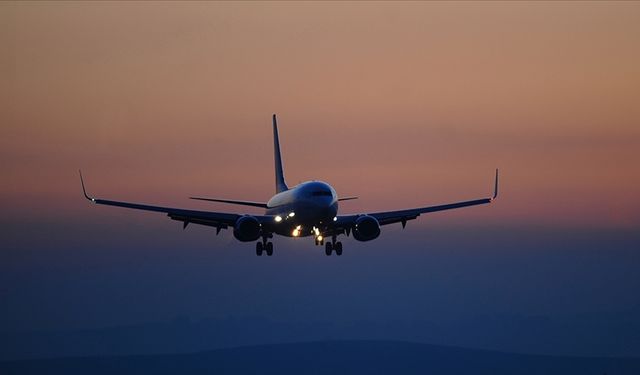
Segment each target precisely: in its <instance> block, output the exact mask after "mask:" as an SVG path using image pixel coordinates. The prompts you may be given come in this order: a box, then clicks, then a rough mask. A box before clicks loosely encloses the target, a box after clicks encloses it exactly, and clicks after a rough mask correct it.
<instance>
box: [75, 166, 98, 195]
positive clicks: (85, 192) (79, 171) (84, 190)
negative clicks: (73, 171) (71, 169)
mask: <svg viewBox="0 0 640 375" xmlns="http://www.w3.org/2000/svg"><path fill="white" fill-rule="evenodd" d="M78 173H80V184H82V193H83V194H84V197H85V198H87V199H88V200H90V201H91V202H95V201H96V200H95V198H91V197H90V196H88V195H87V190H86V189H85V188H84V180H83V179H82V171H81V170H79V169H78Z"/></svg>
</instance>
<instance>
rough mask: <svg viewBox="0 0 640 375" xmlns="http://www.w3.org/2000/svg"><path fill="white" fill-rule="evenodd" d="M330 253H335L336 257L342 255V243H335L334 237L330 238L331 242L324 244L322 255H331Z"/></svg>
mask: <svg viewBox="0 0 640 375" xmlns="http://www.w3.org/2000/svg"><path fill="white" fill-rule="evenodd" d="M332 251H335V252H336V255H337V256H340V255H342V242H340V241H338V242H336V236H333V237H332V238H331V242H327V243H326V244H324V253H325V254H327V256H329V255H331V252H332Z"/></svg>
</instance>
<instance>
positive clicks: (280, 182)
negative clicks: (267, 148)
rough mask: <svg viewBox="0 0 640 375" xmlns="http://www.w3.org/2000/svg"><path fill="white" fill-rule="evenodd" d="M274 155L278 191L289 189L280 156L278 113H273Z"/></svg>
mask: <svg viewBox="0 0 640 375" xmlns="http://www.w3.org/2000/svg"><path fill="white" fill-rule="evenodd" d="M273 157H274V159H275V164H276V165H275V166H276V193H280V192H283V191H285V190H289V188H288V187H287V183H286V182H284V171H283V170H282V157H281V156H280V139H279V138H278V121H277V120H276V115H275V114H274V115H273Z"/></svg>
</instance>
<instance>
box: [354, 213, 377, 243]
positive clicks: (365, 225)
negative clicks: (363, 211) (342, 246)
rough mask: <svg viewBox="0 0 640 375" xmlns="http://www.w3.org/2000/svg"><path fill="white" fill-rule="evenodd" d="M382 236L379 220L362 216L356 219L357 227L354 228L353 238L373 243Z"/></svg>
mask: <svg viewBox="0 0 640 375" xmlns="http://www.w3.org/2000/svg"><path fill="white" fill-rule="evenodd" d="M379 235H380V223H378V220H377V219H376V218H375V217H373V216H369V215H362V216H360V217H359V218H357V219H356V225H355V226H354V227H353V238H355V239H356V240H358V241H371V240H374V239H376V238H378V236H379Z"/></svg>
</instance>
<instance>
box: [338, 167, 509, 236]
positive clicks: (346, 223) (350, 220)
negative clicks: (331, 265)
mask: <svg viewBox="0 0 640 375" xmlns="http://www.w3.org/2000/svg"><path fill="white" fill-rule="evenodd" d="M497 197H498V170H497V169H496V177H495V185H494V191H493V196H492V197H490V198H481V199H474V200H469V201H462V202H454V203H447V204H441V205H437V206H426V207H418V208H409V209H405V210H397V211H382V212H373V213H368V214H366V215H369V216H373V217H375V218H376V220H378V223H380V225H387V224H393V223H402V227H404V226H405V225H406V224H407V221H408V220H413V219H416V218H417V217H418V216H420V215H421V214H426V213H431V212H437V211H445V210H453V209H455V208H462V207H469V206H476V205H480V204H487V203H491V202H493V201H494V200H495V199H496V198H497ZM362 215H365V214H357V215H343V216H338V217H337V218H336V220H335V223H334V225H333V228H332V231H331V232H333V233H336V234H338V233H342V232H346V233H348V232H349V231H350V229H351V228H352V227H353V225H354V224H355V221H356V219H357V218H358V217H360V216H362Z"/></svg>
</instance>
